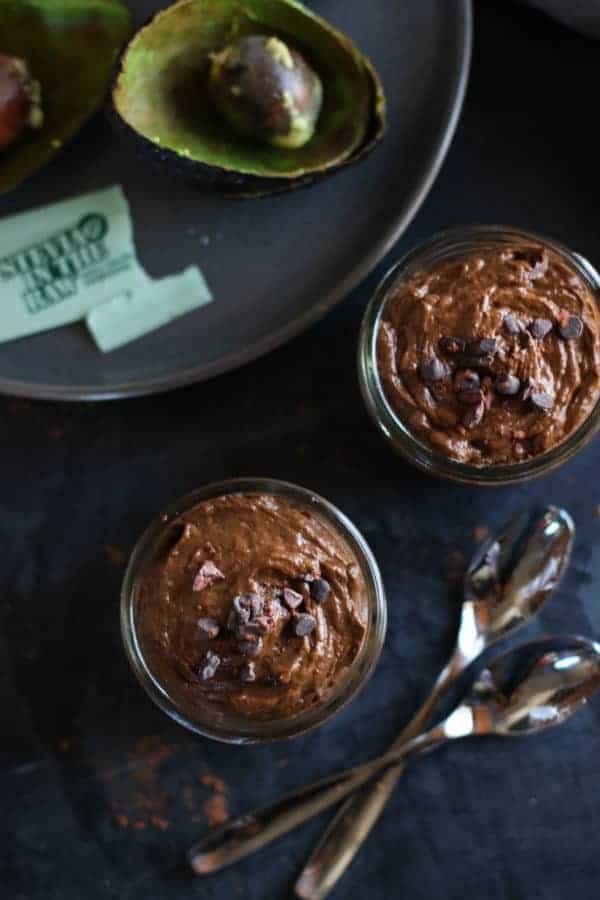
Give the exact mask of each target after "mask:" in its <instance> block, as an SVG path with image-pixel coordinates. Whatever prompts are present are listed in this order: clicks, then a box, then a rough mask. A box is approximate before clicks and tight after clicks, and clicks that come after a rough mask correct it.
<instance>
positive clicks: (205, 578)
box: [192, 559, 225, 591]
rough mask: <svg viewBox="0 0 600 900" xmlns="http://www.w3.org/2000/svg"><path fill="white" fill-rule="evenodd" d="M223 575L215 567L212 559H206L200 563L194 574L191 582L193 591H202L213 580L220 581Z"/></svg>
mask: <svg viewBox="0 0 600 900" xmlns="http://www.w3.org/2000/svg"><path fill="white" fill-rule="evenodd" d="M223 578H225V576H224V575H223V573H222V572H221V570H220V569H218V568H217V567H216V565H215V564H214V562H213V561H212V559H207V560H206V561H205V562H203V563H202V565H201V566H200V568H199V569H198V572H197V573H196V576H195V578H194V582H193V584H192V590H193V591H203V590H204V589H205V588H207V587H208V586H209V585H210V584H212V583H213V581H220V580H222V579H223Z"/></svg>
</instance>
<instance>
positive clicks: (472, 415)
mask: <svg viewBox="0 0 600 900" xmlns="http://www.w3.org/2000/svg"><path fill="white" fill-rule="evenodd" d="M484 415H485V403H484V402H483V400H480V401H479V403H478V404H477V406H471V407H469V409H468V410H467V411H466V412H465V414H464V415H463V417H462V420H461V421H462V424H463V425H464V426H465V428H475V426H476V425H480V424H481V422H482V420H483V417H484Z"/></svg>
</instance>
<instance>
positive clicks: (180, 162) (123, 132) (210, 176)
mask: <svg viewBox="0 0 600 900" xmlns="http://www.w3.org/2000/svg"><path fill="white" fill-rule="evenodd" d="M106 114H107V116H108V119H109V121H110V123H111V125H112V127H113V128H114V129H115V132H116V133H117V134H118V135H119V136H120V137H121V138H122V140H123V142H124V143H126V144H128V145H129V146H130V147H131V149H132V150H133V152H135V153H136V154H137V156H138V157H139V158H140V159H144V160H146V161H147V162H148V163H149V164H150V165H152V166H153V167H154V168H155V169H156V170H157V171H161V172H162V174H165V175H167V176H168V177H171V178H173V179H176V180H180V181H184V182H186V183H188V184H189V185H190V186H191V187H194V188H197V189H199V190H202V191H207V192H211V193H217V194H222V195H223V196H226V197H231V198H233V199H236V198H237V199H240V200H243V199H244V198H250V197H269V196H272V195H273V194H285V193H288V192H289V191H297V190H299V189H301V188H307V187H310V186H311V185H313V184H317V183H318V182H320V181H324V180H325V179H326V178H329V177H330V176H332V175H336V174H337V173H338V172H341V171H343V170H344V169H346V168H347V167H348V166H352V165H355V164H357V163H359V162H361V161H362V160H363V159H365V158H366V157H367V156H368V155H369V154H370V153H372V151H373V150H374V149H375V147H376V146H377V144H378V143H379V141H380V140H381V138H382V137H383V135H384V134H385V127H386V126H385V124H383V123H381V122H380V121H377V120H376V119H375V117H373V119H372V122H371V126H370V128H369V136H368V139H367V141H366V143H365V144H364V145H363V146H362V147H361V148H360V150H359V151H358V152H357V153H356V154H355V155H354V156H352V157H351V158H350V159H348V160H345V161H344V162H343V163H340V164H339V165H338V166H332V167H331V168H329V169H327V170H326V171H324V172H319V173H315V174H312V175H306V176H304V177H302V178H289V179H288V178H263V177H259V176H257V175H248V174H245V173H240V172H232V171H231V170H230V169H224V168H220V167H217V166H209V165H206V164H205V163H202V162H199V161H198V160H194V159H186V157H185V156H180V155H179V154H178V153H175V151H173V150H168V149H167V148H166V147H159V146H158V144H154V143H153V142H152V141H151V140H149V139H148V138H146V137H144V136H143V135H141V134H139V133H138V132H137V131H135V129H133V128H132V127H131V126H130V125H128V124H127V122H125V121H124V120H123V119H122V118H121V117H120V116H119V115H118V113H117V112H116V111H115V109H114V107H113V106H112V104H107V106H106Z"/></svg>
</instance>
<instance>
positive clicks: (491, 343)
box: [466, 337, 498, 357]
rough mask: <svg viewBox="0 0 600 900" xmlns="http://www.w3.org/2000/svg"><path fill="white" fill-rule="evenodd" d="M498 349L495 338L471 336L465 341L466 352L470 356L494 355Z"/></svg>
mask: <svg viewBox="0 0 600 900" xmlns="http://www.w3.org/2000/svg"><path fill="white" fill-rule="evenodd" d="M497 350H498V341H497V340H496V338H485V337H482V338H471V340H469V341H467V347H466V352H467V353H468V354H470V355H471V356H478V357H482V356H494V355H495V354H496V352H497Z"/></svg>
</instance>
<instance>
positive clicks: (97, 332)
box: [86, 266, 213, 353]
mask: <svg viewBox="0 0 600 900" xmlns="http://www.w3.org/2000/svg"><path fill="white" fill-rule="evenodd" d="M212 299H213V298H212V294H211V292H210V289H209V287H208V285H207V283H206V281H205V279H204V276H203V275H202V273H201V272H200V270H199V269H198V267H197V266H190V268H189V269H185V270H184V271H183V272H180V273H179V274H177V275H171V276H169V277H168V278H161V279H160V280H159V281H150V282H148V283H147V284H145V285H140V286H138V287H136V288H134V289H131V290H126V291H123V292H122V293H120V294H118V295H117V296H116V297H113V298H112V300H109V301H108V302H107V303H102V304H101V305H100V306H97V307H95V309H93V310H91V312H89V313H88V315H87V318H86V321H87V325H88V328H89V330H90V331H91V333H92V335H93V338H94V340H95V341H96V344H97V345H98V347H99V348H100V349H101V350H102V351H103V352H104V353H108V352H109V351H110V350H115V349H116V348H117V347H122V346H123V344H128V343H129V342H130V341H134V340H136V339H137V338H139V337H142V335H144V334H148V332H150V331H155V330H156V329H157V328H161V327H162V326H163V325H167V324H168V323H169V322H172V321H173V319H177V318H178V317H179V316H182V315H184V314H185V313H188V312H191V310H193V309H196V308H197V307H198V306H204V304H206V303H210V301H211V300H212Z"/></svg>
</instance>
